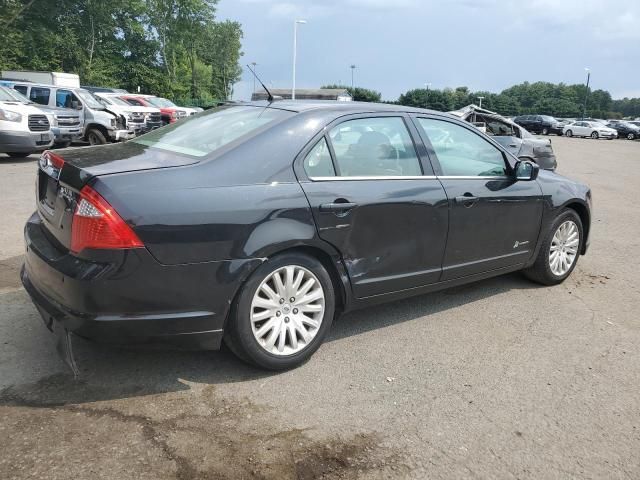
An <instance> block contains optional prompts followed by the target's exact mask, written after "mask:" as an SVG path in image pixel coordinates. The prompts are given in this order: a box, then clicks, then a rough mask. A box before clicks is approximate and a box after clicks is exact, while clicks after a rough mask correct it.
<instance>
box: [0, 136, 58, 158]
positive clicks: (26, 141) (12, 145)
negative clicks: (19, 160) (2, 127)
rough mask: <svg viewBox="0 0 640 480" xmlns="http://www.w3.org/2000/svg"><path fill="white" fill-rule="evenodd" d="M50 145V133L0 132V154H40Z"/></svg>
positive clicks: (51, 137)
mask: <svg viewBox="0 0 640 480" xmlns="http://www.w3.org/2000/svg"><path fill="white" fill-rule="evenodd" d="M52 144H53V135H52V134H51V132H12V131H5V132H0V152H17V153H31V152H40V151H42V150H46V149H47V148H49V147H50V146H51V145H52Z"/></svg>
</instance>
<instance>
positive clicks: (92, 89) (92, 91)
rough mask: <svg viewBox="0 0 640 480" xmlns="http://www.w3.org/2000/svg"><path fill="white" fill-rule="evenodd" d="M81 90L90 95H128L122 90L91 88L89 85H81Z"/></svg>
mask: <svg viewBox="0 0 640 480" xmlns="http://www.w3.org/2000/svg"><path fill="white" fill-rule="evenodd" d="M82 88H84V89H85V90H87V91H88V92H91V93H118V94H123V93H129V92H127V91H126V90H125V89H123V88H111V87H93V86H90V85H82Z"/></svg>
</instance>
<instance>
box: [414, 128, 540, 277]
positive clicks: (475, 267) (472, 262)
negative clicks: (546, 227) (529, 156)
mask: <svg viewBox="0 0 640 480" xmlns="http://www.w3.org/2000/svg"><path fill="white" fill-rule="evenodd" d="M416 124H417V126H418V127H419V129H420V131H421V133H422V135H423V138H424V141H425V143H426V144H427V148H428V149H429V156H430V157H431V158H432V161H433V162H434V168H435V169H436V174H437V176H438V178H439V180H440V181H441V182H442V185H443V186H444V189H445V191H446V193H447V196H448V201H449V212H450V213H449V235H448V239H447V247H446V252H445V257H444V262H443V272H442V280H443V281H445V280H451V279H455V278H461V277H465V276H469V275H474V274H479V273H484V272H488V271H491V270H496V269H500V268H506V267H511V266H516V265H521V264H523V263H525V262H526V261H527V260H529V259H530V258H531V256H532V254H533V249H534V248H535V245H536V242H537V239H538V234H539V232H540V225H541V221H542V191H541V189H540V186H539V185H538V183H537V182H536V181H518V180H516V179H515V176H513V175H512V174H511V166H510V165H509V163H508V159H507V156H506V153H504V152H503V151H502V150H500V149H499V148H498V147H497V146H495V145H494V144H493V143H491V142H490V141H489V139H487V138H486V137H485V136H484V135H482V134H481V133H479V132H478V131H477V130H475V129H473V128H472V127H468V126H467V125H466V124H465V125H461V124H459V123H457V122H456V121H453V120H450V119H445V118H442V117H440V118H437V117H433V116H424V117H423V116H419V117H417V118H416Z"/></svg>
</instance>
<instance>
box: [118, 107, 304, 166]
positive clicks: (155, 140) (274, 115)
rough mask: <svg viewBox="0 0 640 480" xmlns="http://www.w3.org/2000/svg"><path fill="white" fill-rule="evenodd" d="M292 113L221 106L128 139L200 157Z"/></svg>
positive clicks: (270, 109) (268, 109)
mask: <svg viewBox="0 0 640 480" xmlns="http://www.w3.org/2000/svg"><path fill="white" fill-rule="evenodd" d="M292 115H294V113H293V112H288V111H285V110H276V109H272V108H259V107H249V106H242V107H222V108H219V109H215V110H209V111H208V112H207V113H206V114H203V115H199V116H197V117H191V118H189V119H187V120H182V121H180V122H178V123H174V124H173V125H169V126H166V127H164V128H161V129H158V130H154V131H152V132H150V133H148V134H146V135H143V136H141V137H138V138H135V139H133V140H130V141H131V142H134V143H140V144H142V145H147V146H149V147H154V148H159V149H161V150H167V151H170V152H175V153H183V154H186V155H193V156H195V157H203V156H205V155H209V154H211V153H213V152H215V151H216V150H219V149H220V148H222V147H224V146H225V145H227V144H229V143H231V142H233V141H234V140H236V139H238V138H240V137H243V136H246V135H249V134H250V133H251V132H254V131H255V130H258V129H259V128H261V127H265V126H267V125H269V124H271V123H275V122H278V121H280V120H283V119H285V118H288V117H290V116H292Z"/></svg>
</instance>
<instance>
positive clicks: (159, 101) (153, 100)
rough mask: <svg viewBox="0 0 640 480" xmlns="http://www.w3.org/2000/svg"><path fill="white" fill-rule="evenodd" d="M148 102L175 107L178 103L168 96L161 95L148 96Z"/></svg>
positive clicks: (158, 105) (154, 104)
mask: <svg viewBox="0 0 640 480" xmlns="http://www.w3.org/2000/svg"><path fill="white" fill-rule="evenodd" d="M147 102H149V103H150V104H151V105H153V106H154V107H163V108H164V107H175V106H176V104H175V103H173V102H171V101H170V100H167V99H166V98H160V97H147Z"/></svg>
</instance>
